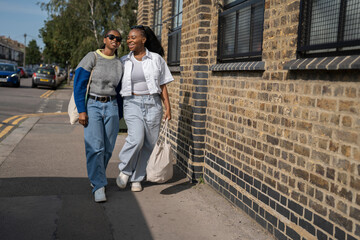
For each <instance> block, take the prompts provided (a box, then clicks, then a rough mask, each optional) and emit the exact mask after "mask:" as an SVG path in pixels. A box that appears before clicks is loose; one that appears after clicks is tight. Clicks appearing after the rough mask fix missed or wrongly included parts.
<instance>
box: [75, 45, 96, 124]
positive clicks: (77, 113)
mask: <svg viewBox="0 0 360 240" xmlns="http://www.w3.org/2000/svg"><path fill="white" fill-rule="evenodd" d="M94 54H95V65H96V60H97V55H96V53H95V52H94ZM94 69H95V66H94V67H93V69H92V70H91V73H90V77H89V81H88V84H87V88H86V95H85V102H87V96H88V94H89V91H90V84H91V79H92V74H93V72H94ZM68 114H69V118H70V123H71V125H73V124H75V123H76V122H77V121H79V112H78V110H77V107H76V104H75V99H74V91H73V92H72V94H71V98H70V101H69V105H68Z"/></svg>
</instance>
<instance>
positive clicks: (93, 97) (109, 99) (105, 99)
mask: <svg viewBox="0 0 360 240" xmlns="http://www.w3.org/2000/svg"><path fill="white" fill-rule="evenodd" d="M90 98H92V99H94V100H95V101H99V102H102V103H107V102H110V101H111V100H114V99H115V97H113V96H107V97H98V96H93V95H90Z"/></svg>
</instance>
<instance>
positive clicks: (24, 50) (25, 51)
mask: <svg viewBox="0 0 360 240" xmlns="http://www.w3.org/2000/svg"><path fill="white" fill-rule="evenodd" d="M24 39H25V48H24V63H23V67H24V68H25V63H26V62H25V58H26V33H25V34H24Z"/></svg>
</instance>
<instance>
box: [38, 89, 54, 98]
mask: <svg viewBox="0 0 360 240" xmlns="http://www.w3.org/2000/svg"><path fill="white" fill-rule="evenodd" d="M54 92H55V91H54V90H49V91H46V92H45V93H43V94H42V95H41V96H40V98H48V97H50V95H51V94H53V93H54Z"/></svg>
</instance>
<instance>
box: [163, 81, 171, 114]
mask: <svg viewBox="0 0 360 240" xmlns="http://www.w3.org/2000/svg"><path fill="white" fill-rule="evenodd" d="M160 88H161V94H160V96H161V99H162V101H163V103H164V105H165V115H164V120H166V119H167V120H171V107H170V101H169V95H168V91H167V87H166V84H164V85H161V86H160Z"/></svg>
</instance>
